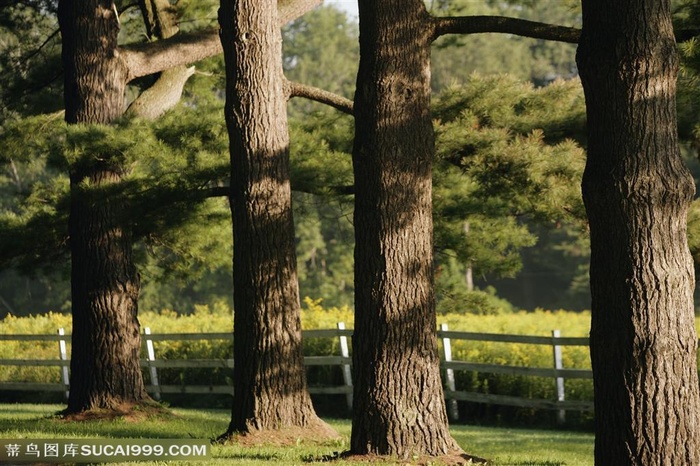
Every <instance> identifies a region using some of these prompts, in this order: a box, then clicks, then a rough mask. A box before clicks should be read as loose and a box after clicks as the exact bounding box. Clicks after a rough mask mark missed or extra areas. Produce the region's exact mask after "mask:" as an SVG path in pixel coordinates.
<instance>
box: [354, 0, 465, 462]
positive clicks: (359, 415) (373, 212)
mask: <svg viewBox="0 0 700 466" xmlns="http://www.w3.org/2000/svg"><path fill="white" fill-rule="evenodd" d="M399 3H400V5H399ZM359 6H360V10H359V11H360V68H359V73H358V78H357V91H356V94H355V107H354V113H355V126H356V129H355V146H354V148H353V163H354V172H355V214H354V221H355V238H356V239H355V290H356V291H355V331H354V336H353V369H354V387H355V389H354V409H353V420H352V421H353V422H352V436H351V441H350V448H351V452H352V453H355V454H379V455H396V456H399V457H402V458H406V457H409V456H411V455H414V454H418V455H430V456H438V455H445V454H448V453H452V452H459V451H461V450H460V448H459V447H458V445H457V444H456V442H455V441H454V440H453V439H452V437H451V436H450V433H449V431H448V427H447V417H446V411H445V402H444V398H443V392H442V382H441V379H440V362H439V359H438V353H437V340H436V333H435V332H436V322H435V302H434V294H433V249H432V248H433V244H432V228H433V225H432V197H431V196H432V160H433V156H434V150H435V149H434V135H433V127H432V121H431V117H430V109H429V104H430V43H431V40H432V29H431V28H430V27H427V25H429V24H430V17H429V15H428V13H427V11H426V9H425V6H424V4H423V2H422V0H410V1H402V2H397V1H395V0H361V1H360V3H359Z"/></svg>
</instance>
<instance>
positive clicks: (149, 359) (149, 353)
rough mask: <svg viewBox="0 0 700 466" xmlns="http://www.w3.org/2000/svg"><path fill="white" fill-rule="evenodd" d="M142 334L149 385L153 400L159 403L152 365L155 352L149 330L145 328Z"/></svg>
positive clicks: (156, 381)
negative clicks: (149, 373)
mask: <svg viewBox="0 0 700 466" xmlns="http://www.w3.org/2000/svg"><path fill="white" fill-rule="evenodd" d="M143 332H144V333H145V335H146V364H147V365H148V369H149V371H150V372H151V385H153V398H155V399H156V400H157V401H160V384H159V383H158V369H156V367H155V366H154V365H153V364H152V363H153V362H154V361H155V360H156V352H155V350H154V349H153V340H151V339H150V338H149V335H150V334H151V328H150V327H145V328H144V329H143Z"/></svg>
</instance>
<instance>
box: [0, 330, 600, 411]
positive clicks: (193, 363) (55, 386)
mask: <svg viewBox="0 0 700 466" xmlns="http://www.w3.org/2000/svg"><path fill="white" fill-rule="evenodd" d="M144 330H145V332H144V334H143V335H142V342H143V346H144V354H145V357H144V358H143V359H142V360H141V366H142V367H143V368H144V369H145V370H146V371H147V372H146V373H147V374H148V375H149V377H150V380H149V382H150V383H149V384H148V385H147V386H146V389H147V390H148V392H149V393H151V395H153V396H154V397H155V398H156V399H160V396H161V394H164V393H178V394H207V393H210V394H229V395H231V394H232V391H233V387H232V386H230V385H163V384H161V383H160V382H159V378H158V370H159V369H166V368H227V369H231V368H233V359H230V358H229V359H176V360H168V359H158V358H157V355H156V354H155V349H154V345H153V342H156V341H193V340H206V341H211V340H230V341H232V340H233V335H232V333H160V334H158V333H151V330H150V329H149V328H145V329H144ZM437 335H438V338H439V339H440V340H441V341H442V351H441V364H442V368H443V372H444V385H445V399H446V401H447V408H448V414H449V415H450V417H451V418H452V419H456V418H457V417H458V415H459V412H458V409H457V401H468V402H474V403H486V404H496V405H507V406H516V407H525V408H540V409H553V410H557V411H558V419H559V421H561V422H563V421H564V420H565V412H566V410H574V411H591V410H592V409H593V403H592V401H569V400H566V399H565V394H564V387H565V380H566V379H591V378H592V377H593V376H592V372H591V371H590V369H580V368H564V367H563V358H562V347H564V346H588V338H572V337H561V336H560V333H559V331H558V330H554V331H553V332H552V336H551V337H545V336H528V335H509V334H492V333H473V332H457V331H451V330H449V329H448V328H447V325H446V324H443V325H441V326H440V329H439V330H438V332H437ZM303 337H304V338H305V339H306V338H338V339H339V347H340V354H338V355H333V356H306V357H305V358H304V365H305V366H339V367H340V368H341V370H342V374H343V384H342V385H338V386H311V387H309V391H310V392H311V393H312V394H325V395H330V394H334V395H342V394H344V395H345V396H346V400H347V404H348V407H349V408H351V407H352V390H353V388H352V371H351V365H352V359H351V357H350V348H349V347H350V345H349V344H348V339H349V338H350V337H352V330H351V329H346V328H345V325H344V324H343V323H342V322H340V323H338V326H337V328H335V329H321V330H305V331H304V332H303ZM454 340H466V341H481V342H499V343H519V344H530V345H546V346H549V347H551V349H552V356H553V358H552V361H553V365H552V367H523V366H512V365H499V364H485V363H474V362H469V361H455V360H453V359H452V349H451V348H452V342H453V341H454ZM2 341H54V342H57V344H58V359H0V366H48V367H51V366H53V367H58V368H59V369H60V371H61V372H60V373H61V382H60V383H22V382H9V381H7V382H3V381H0V390H30V391H42V392H60V391H65V392H66V394H67V393H68V390H69V389H70V386H69V373H68V370H69V366H70V361H69V358H68V355H67V350H66V348H67V342H68V341H70V335H65V334H64V331H63V329H59V330H58V332H57V334H56V335H0V342H2ZM456 371H470V372H479V373H492V374H508V375H516V376H525V377H530V376H534V377H545V378H551V379H552V380H553V383H554V384H555V387H556V399H554V400H548V399H532V398H522V397H516V396H508V395H497V394H487V393H473V392H464V391H458V390H457V389H456V386H455V372H456Z"/></svg>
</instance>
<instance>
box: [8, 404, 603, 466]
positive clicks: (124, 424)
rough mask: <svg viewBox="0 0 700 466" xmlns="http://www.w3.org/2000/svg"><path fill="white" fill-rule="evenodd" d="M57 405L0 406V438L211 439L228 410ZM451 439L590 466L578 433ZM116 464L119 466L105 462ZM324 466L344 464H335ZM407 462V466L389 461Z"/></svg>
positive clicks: (231, 450)
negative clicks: (68, 415) (146, 411)
mask: <svg viewBox="0 0 700 466" xmlns="http://www.w3.org/2000/svg"><path fill="white" fill-rule="evenodd" d="M62 408H63V407H62V406H59V405H30V404H0V438H3V439H60V438H72V439H76V438H129V439H138V438H148V439H159V438H160V439H175V438H184V439H213V438H216V437H217V436H218V435H219V434H221V433H223V432H224V431H225V430H226V427H227V425H228V421H229V412H228V411H224V410H193V409H173V410H172V411H173V412H174V413H175V414H176V416H175V417H173V418H172V419H169V420H166V421H164V420H142V421H139V422H129V421H123V420H117V421H85V422H66V421H62V420H60V419H58V418H56V417H54V416H53V414H54V413H55V412H57V411H58V410H60V409H62ZM327 421H328V423H329V424H331V425H332V426H333V427H334V428H335V429H336V430H337V431H338V432H339V433H340V434H341V436H342V438H341V439H340V440H337V441H333V442H328V443H324V444H321V445H308V444H304V443H301V444H298V445H296V446H294V447H284V448H282V447H275V446H256V447H252V446H246V447H243V446H236V445H227V446H220V445H213V446H212V449H211V452H212V459H211V460H209V461H207V462H206V463H205V462H196V463H194V464H202V465H203V464H225V463H227V464H230V463H231V462H232V461H233V462H235V464H237V465H238V464H240V465H267V464H270V463H275V464H276V465H277V466H289V465H308V464H310V463H311V462H313V459H314V458H316V459H320V458H321V457H323V456H324V455H332V454H333V453H335V452H340V451H343V450H345V449H347V446H348V439H349V437H350V422H349V421H348V420H334V419H329V420H327ZM451 431H452V435H453V436H454V438H455V439H456V440H457V441H458V442H459V444H460V445H461V446H462V448H464V450H465V451H466V452H468V453H469V454H472V455H475V456H479V457H483V458H489V459H491V460H492V464H493V465H494V466H559V465H561V466H563V465H566V466H592V465H593V435H592V434H586V433H578V432H563V431H553V430H552V431H547V430H527V429H499V428H486V427H474V426H453V427H452V428H451ZM109 464H119V463H109ZM124 464H134V465H144V466H146V465H156V464H160V465H164V464H168V465H175V464H188V463H186V462H179V463H178V462H168V463H165V462H139V463H124ZM328 464H339V465H350V464H364V465H367V463H357V462H355V463H353V462H350V461H341V460H336V461H333V462H330V463H328ZM394 464H411V462H394Z"/></svg>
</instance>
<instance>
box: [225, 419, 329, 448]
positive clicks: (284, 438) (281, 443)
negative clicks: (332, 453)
mask: <svg viewBox="0 0 700 466" xmlns="http://www.w3.org/2000/svg"><path fill="white" fill-rule="evenodd" d="M341 438H342V437H341V436H340V434H338V432H336V431H335V429H333V428H332V427H331V426H329V425H328V424H326V423H325V422H323V421H322V420H320V419H319V420H318V421H316V422H312V423H311V424H310V425H309V426H307V427H298V426H290V427H282V428H280V429H263V430H250V431H248V432H233V433H225V434H223V435H222V436H221V437H219V439H218V441H219V442H221V443H225V444H227V443H228V444H231V443H235V444H237V445H242V446H250V447H258V446H264V445H269V446H275V447H285V446H293V445H299V444H301V443H305V444H312V445H318V444H322V443H327V442H332V441H338V440H340V439H341Z"/></svg>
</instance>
